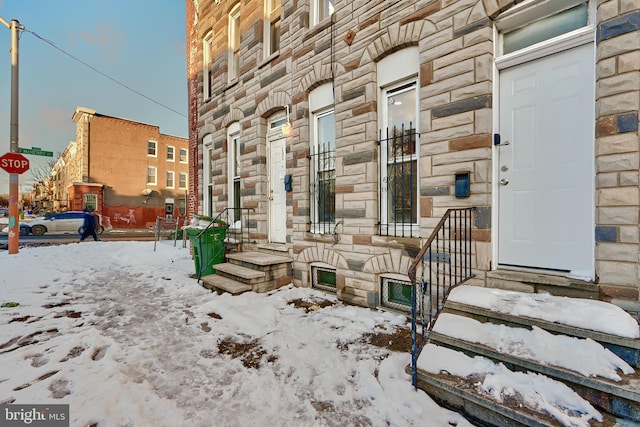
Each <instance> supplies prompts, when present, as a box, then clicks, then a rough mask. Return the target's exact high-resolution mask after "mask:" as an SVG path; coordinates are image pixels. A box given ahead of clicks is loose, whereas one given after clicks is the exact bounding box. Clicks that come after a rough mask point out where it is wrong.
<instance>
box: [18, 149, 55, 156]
mask: <svg viewBox="0 0 640 427" xmlns="http://www.w3.org/2000/svg"><path fill="white" fill-rule="evenodd" d="M20 152H21V153H22V154H31V155H33V156H45V157H53V151H44V150H43V149H42V148H40V147H31V148H21V149H20Z"/></svg>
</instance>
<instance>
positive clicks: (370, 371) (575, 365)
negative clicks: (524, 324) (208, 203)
mask: <svg viewBox="0 0 640 427" xmlns="http://www.w3.org/2000/svg"><path fill="white" fill-rule="evenodd" d="M154 248H155V249H154ZM62 259H64V260H65V261H64V262H60V260H62ZM34 266H37V268H34ZM194 270H195V267H194V263H193V261H192V259H191V257H190V255H189V249H188V248H183V247H182V244H181V242H177V244H175V245H174V242H173V241H170V240H162V241H160V242H158V243H154V242H122V241H120V242H103V241H98V242H93V241H89V242H83V243H79V244H78V243H73V244H67V245H61V246H46V247H23V248H21V249H20V251H19V253H18V254H13V255H9V254H8V253H7V252H6V251H2V252H1V253H0V271H3V275H2V278H1V279H0V304H5V303H8V302H14V303H18V304H19V305H17V306H14V307H4V308H0V366H2V367H3V369H2V370H0V404H20V405H32V404H45V405H46V404H69V405H70V406H69V408H70V419H71V423H70V425H71V426H73V427H85V426H89V425H95V426H97V427H108V426H124V425H130V426H133V425H135V426H136V427H145V426H150V427H151V426H154V427H157V426H160V427H162V426H167V427H169V426H178V425H179V426H185V427H189V426H202V427H210V426H212V425H215V426H223V427H224V426H241V425H251V426H258V427H261V426H269V427H270V426H284V425H292V426H294V425H295V426H300V427H306V426H309V427H312V426H313V427H316V426H374V427H375V426H428V427H439V426H450V425H457V426H460V427H463V426H464V427H466V426H470V425H471V424H469V423H468V422H467V421H466V420H465V419H464V418H462V417H461V416H460V415H459V414H457V413H454V412H451V411H449V410H446V409H443V408H441V407H440V406H438V405H437V404H436V403H434V401H433V400H432V399H431V398H430V397H429V396H428V395H427V394H426V393H424V392H423V391H421V390H417V391H416V390H414V389H413V388H412V386H411V380H410V376H409V375H408V374H407V373H406V372H405V367H406V366H407V365H408V364H409V363H410V354H409V353H408V352H398V351H393V350H390V349H387V348H383V347H378V346H374V345H372V344H369V343H368V340H367V339H365V338H364V337H365V335H366V334H368V333H378V334H382V333H389V334H391V333H393V332H394V331H398V330H399V329H401V328H408V327H409V324H408V322H407V319H406V318H405V317H404V316H400V315H398V314H394V313H390V312H385V311H382V310H371V309H367V308H363V307H357V306H352V305H346V304H343V303H341V302H340V301H338V300H337V299H336V297H335V295H332V294H328V293H324V292H320V291H316V290H313V289H308V288H296V287H294V286H292V285H289V286H285V287H283V288H280V289H279V290H277V291H273V292H270V293H263V294H256V293H252V292H249V293H245V294H241V295H238V296H231V295H230V294H221V295H218V294H216V293H213V292H210V291H208V290H206V289H204V288H203V287H202V286H200V285H199V284H198V283H197V281H196V280H195V279H193V278H191V277H190V275H192V274H193V273H194ZM478 289H479V288H474V287H470V286H461V287H459V288H457V291H456V293H455V294H454V295H452V298H454V299H455V300H457V301H459V302H475V303H485V306H486V307H491V308H492V309H495V310H497V311H501V312H513V311H514V306H517V307H525V308H526V315H528V316H532V317H540V318H548V317H549V315H550V314H549V313H548V308H549V306H550V305H549V304H550V303H551V305H552V306H553V305H554V304H555V305H556V306H562V307H564V308H565V309H564V310H556V311H557V312H555V313H552V314H551V315H553V317H554V319H555V320H554V321H557V322H560V323H564V324H569V325H574V326H580V327H587V328H592V329H595V330H599V329H598V325H599V324H598V322H597V320H598V319H602V318H606V319H607V322H600V325H601V324H603V323H607V324H608V325H609V327H610V328H612V329H613V328H615V329H616V330H617V331H620V332H621V334H623V335H625V336H634V337H637V336H638V325H637V323H635V324H634V323H633V322H632V320H633V319H631V317H630V316H629V315H628V314H627V313H625V312H624V311H623V310H621V309H619V308H617V307H614V306H612V305H610V304H606V303H601V302H600V301H591V300H580V301H581V304H582V305H581V307H582V308H583V309H585V310H586V312H587V313H588V314H589V315H588V316H584V317H582V318H577V317H576V316H574V315H573V314H567V316H563V313H568V312H569V311H571V310H568V309H567V299H566V298H565V299H562V298H561V297H551V296H548V298H546V297H545V298H546V299H545V298H540V297H538V296H536V295H535V294H534V295H531V294H517V298H518V303H517V304H514V295H515V294H509V293H506V294H505V293H501V291H495V290H491V292H490V293H487V292H485V293H484V294H480V293H479V292H480V291H478ZM494 291H495V292H494ZM557 298H561V299H557ZM296 301H298V302H300V301H302V302H305V303H306V305H304V304H294V302H296ZM604 316H607V317H604ZM465 322H473V321H472V320H470V319H467V320H460V319H457V320H456V319H455V318H452V317H451V316H449V317H447V316H443V321H442V322H441V321H440V320H438V323H437V324H436V328H437V330H438V332H440V333H447V334H450V335H451V336H457V337H459V338H460V339H467V340H471V341H473V340H485V339H486V345H489V346H492V345H496V346H500V348H502V349H504V351H505V352H509V353H510V354H515V355H522V354H527V352H532V353H531V357H534V358H540V360H541V362H543V363H548V364H550V365H555V366H562V367H566V369H571V370H574V371H576V372H580V373H582V374H583V375H585V376H602V377H604V378H609V379H611V380H613V381H616V380H617V378H619V377H620V376H622V375H626V374H629V373H631V372H633V369H632V368H631V367H630V366H629V365H627V364H626V363H625V362H623V361H622V360H620V359H619V358H617V356H615V355H613V354H612V353H611V352H609V350H605V349H604V348H602V347H601V346H600V345H599V344H598V343H595V342H592V341H591V340H578V339H571V338H568V337H555V336H553V335H551V334H547V333H542V332H541V331H540V330H535V329H534V330H533V331H529V333H527V332H524V331H522V330H518V331H515V330H514V331H512V330H511V329H514V328H507V327H504V326H502V327H501V326H496V325H478V324H473V325H470V324H469V323H465ZM483 342H484V341H483ZM235 349H243V352H241V355H240V356H232V353H233V352H234V350H235ZM540 349H545V351H540ZM579 354H582V355H587V357H576V355H579ZM418 363H419V366H421V368H423V369H425V370H432V371H436V372H441V371H447V372H450V373H452V374H454V375H459V376H461V377H467V376H471V375H473V376H474V378H478V375H481V376H482V377H484V380H483V381H482V380H481V381H478V383H477V387H478V390H479V391H480V392H482V393H485V394H486V395H490V396H493V398H494V399H495V400H496V401H498V402H500V401H501V400H502V399H504V398H505V397H508V396H513V395H514V393H520V394H521V395H522V396H524V397H525V404H526V405H527V406H530V407H532V408H535V409H537V410H542V411H547V412H548V413H550V414H552V415H553V416H554V417H555V418H556V419H557V420H558V421H559V422H560V423H561V424H563V425H566V426H578V427H582V426H584V427H587V426H588V425H589V424H588V422H589V420H599V419H601V418H602V415H601V414H600V413H599V412H598V411H597V410H596V409H594V408H593V407H592V406H591V405H590V404H589V403H588V402H586V401H584V400H583V399H581V398H580V397H579V396H577V395H576V394H575V393H573V391H571V390H570V389H568V388H567V387H566V386H563V385H562V384H559V383H556V382H554V381H552V380H550V379H549V378H547V377H544V376H543V375H530V374H523V373H512V372H510V371H508V370H506V369H505V368H504V366H502V365H495V364H493V363H492V362H490V361H488V360H487V359H484V358H482V357H476V358H474V359H471V358H469V357H468V356H466V355H464V354H463V353H458V352H452V351H451V350H446V349H443V348H439V347H435V346H432V345H429V346H428V347H426V349H425V350H424V351H423V354H422V355H421V356H420V358H419V360H418Z"/></svg>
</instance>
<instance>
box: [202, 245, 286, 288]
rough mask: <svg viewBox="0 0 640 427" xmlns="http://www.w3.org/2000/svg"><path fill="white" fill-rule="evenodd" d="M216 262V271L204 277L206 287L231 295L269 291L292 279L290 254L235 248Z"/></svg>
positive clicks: (203, 282) (203, 281) (203, 283)
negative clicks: (221, 260) (287, 255)
mask: <svg viewBox="0 0 640 427" xmlns="http://www.w3.org/2000/svg"><path fill="white" fill-rule="evenodd" d="M225 257H226V259H227V262H226V263H221V264H216V265H215V268H216V274H210V275H206V276H202V277H201V279H200V280H201V281H202V285H203V286H204V287H205V288H208V289H211V290H214V291H217V292H229V293H231V294H232V295H237V294H241V293H243V292H248V291H254V292H268V291H272V290H274V289H277V288H279V287H281V286H285V285H288V284H290V283H291V258H289V257H286V256H280V255H275V254H272V253H265V252H254V251H248V252H236V253H227V254H226V255H225Z"/></svg>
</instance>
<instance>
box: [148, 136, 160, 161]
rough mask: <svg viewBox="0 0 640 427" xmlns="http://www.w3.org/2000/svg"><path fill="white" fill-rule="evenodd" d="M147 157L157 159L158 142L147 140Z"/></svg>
mask: <svg viewBox="0 0 640 427" xmlns="http://www.w3.org/2000/svg"><path fill="white" fill-rule="evenodd" d="M152 146H153V148H152ZM152 151H153V152H152ZM147 157H158V141H155V140H153V139H149V140H147Z"/></svg>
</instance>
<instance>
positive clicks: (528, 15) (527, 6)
mask: <svg viewBox="0 0 640 427" xmlns="http://www.w3.org/2000/svg"><path fill="white" fill-rule="evenodd" d="M583 3H587V7H588V18H587V19H588V23H587V25H586V26H584V27H582V28H578V29H576V30H573V31H570V32H568V33H565V34H562V35H559V36H557V37H553V38H550V39H548V40H544V41H542V42H540V43H536V44H534V45H531V46H528V47H526V48H524V49H520V50H517V51H515V52H511V53H508V54H506V55H503V54H502V39H503V35H504V33H507V32H510V31H513V30H515V29H518V28H521V27H523V26H526V25H527V24H530V23H533V22H535V21H538V20H540V19H543V18H546V17H549V16H552V15H554V14H556V13H558V12H561V11H563V10H566V9H570V8H572V7H575V6H577V5H580V4H583ZM596 23H597V17H596V2H595V0H564V1H562V2H543V3H541V4H538V3H537V2H534V1H525V2H522V3H520V4H518V5H516V6H514V7H513V8H511V9H510V10H508V11H507V12H505V13H503V14H501V15H500V16H499V17H498V18H497V19H496V22H495V25H496V33H495V34H494V35H495V37H496V40H497V41H498V42H497V43H495V52H494V53H495V57H496V59H495V65H496V68H497V69H498V70H503V69H505V68H509V67H512V66H515V65H519V64H522V63H524V62H527V61H533V60H536V59H539V58H542V57H544V56H548V55H552V54H554V53H557V52H560V51H563V50H567V49H571V48H574V47H577V46H581V45H583V44H586V43H591V42H593V37H594V33H595V31H596Z"/></svg>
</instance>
